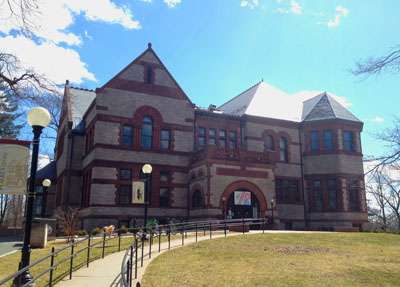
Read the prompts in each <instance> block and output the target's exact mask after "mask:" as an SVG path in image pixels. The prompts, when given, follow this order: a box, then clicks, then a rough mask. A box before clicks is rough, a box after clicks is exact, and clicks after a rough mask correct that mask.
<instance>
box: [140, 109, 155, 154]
mask: <svg viewBox="0 0 400 287" xmlns="http://www.w3.org/2000/svg"><path fill="white" fill-rule="evenodd" d="M140 138H141V147H142V148H143V149H151V147H152V142H153V119H152V118H151V117H149V116H145V117H143V120H142V129H141V135H140Z"/></svg>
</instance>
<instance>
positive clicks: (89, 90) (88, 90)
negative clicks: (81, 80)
mask: <svg viewBox="0 0 400 287" xmlns="http://www.w3.org/2000/svg"><path fill="white" fill-rule="evenodd" d="M69 88H70V89H75V90H81V91H87V92H95V90H94V89H87V88H80V87H73V86H69Z"/></svg>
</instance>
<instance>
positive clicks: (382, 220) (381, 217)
mask: <svg viewBox="0 0 400 287" xmlns="http://www.w3.org/2000/svg"><path fill="white" fill-rule="evenodd" d="M366 190H367V193H368V194H369V195H370V196H371V197H372V200H373V201H372V202H371V201H369V202H368V211H369V214H370V216H373V217H374V219H375V220H374V221H375V223H377V224H378V225H380V226H382V229H383V230H387V227H388V222H387V216H386V214H387V202H386V200H385V188H384V183H383V179H382V176H381V173H379V172H376V173H374V174H373V176H372V177H371V178H370V180H369V181H368V184H367V185H366Z"/></svg>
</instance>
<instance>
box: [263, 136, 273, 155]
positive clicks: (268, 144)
mask: <svg viewBox="0 0 400 287" xmlns="http://www.w3.org/2000/svg"><path fill="white" fill-rule="evenodd" d="M264 150H266V151H267V150H275V144H274V137H273V136H271V135H266V136H265V137H264Z"/></svg>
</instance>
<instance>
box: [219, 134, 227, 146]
mask: <svg viewBox="0 0 400 287" xmlns="http://www.w3.org/2000/svg"><path fill="white" fill-rule="evenodd" d="M218 145H219V147H221V148H226V130H219V144H218Z"/></svg>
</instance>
